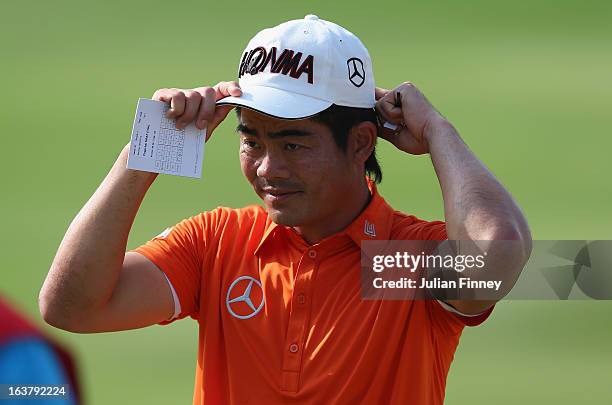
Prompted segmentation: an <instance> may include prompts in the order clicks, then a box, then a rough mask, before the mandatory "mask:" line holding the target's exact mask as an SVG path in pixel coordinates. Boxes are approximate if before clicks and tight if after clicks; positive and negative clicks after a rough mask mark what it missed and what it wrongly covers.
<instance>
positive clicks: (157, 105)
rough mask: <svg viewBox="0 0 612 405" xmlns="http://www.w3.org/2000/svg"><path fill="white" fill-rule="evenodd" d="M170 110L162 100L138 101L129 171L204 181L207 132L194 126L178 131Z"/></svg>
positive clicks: (129, 157) (128, 165)
mask: <svg viewBox="0 0 612 405" xmlns="http://www.w3.org/2000/svg"><path fill="white" fill-rule="evenodd" d="M168 108H169V106H168V105H167V104H166V103H163V102H161V101H155V100H149V99H146V98H141V99H139V100H138V107H137V108H136V116H135V117H134V126H133V127H132V141H131V145H130V155H129V156H128V162H127V168H128V169H134V170H142V171H145V172H153V173H163V174H173V175H175V176H185V177H195V178H201V177H202V160H203V158H204V140H205V138H206V130H200V129H198V128H196V126H195V125H194V124H193V123H191V124H189V125H188V126H187V127H185V128H184V129H177V128H176V125H175V120H174V119H169V118H166V111H168Z"/></svg>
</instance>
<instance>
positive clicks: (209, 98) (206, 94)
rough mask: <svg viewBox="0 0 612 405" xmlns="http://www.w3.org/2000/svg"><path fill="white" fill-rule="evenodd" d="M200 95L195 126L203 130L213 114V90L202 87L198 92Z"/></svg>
mask: <svg viewBox="0 0 612 405" xmlns="http://www.w3.org/2000/svg"><path fill="white" fill-rule="evenodd" d="M200 94H201V95H202V96H203V98H202V102H201V103H200V110H199V111H198V117H197V118H196V126H197V127H198V128H200V129H204V127H206V126H207V122H209V121H210V120H211V119H212V118H213V116H214V114H215V89H213V88H212V87H204V88H202V89H201V90H200Z"/></svg>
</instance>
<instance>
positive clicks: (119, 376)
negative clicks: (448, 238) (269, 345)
mask: <svg viewBox="0 0 612 405" xmlns="http://www.w3.org/2000/svg"><path fill="white" fill-rule="evenodd" d="M309 13H314V14H318V15H319V16H320V17H322V18H325V19H329V20H332V21H335V22H337V23H339V24H340V25H343V26H345V27H346V28H348V29H349V30H351V31H353V32H355V33H356V34H357V35H358V36H360V38H361V39H362V40H363V42H364V43H365V44H366V46H367V47H368V49H369V51H370V53H371V55H372V58H373V62H374V73H375V76H376V81H377V84H378V85H379V86H385V87H391V86H395V85H397V84H399V83H400V82H402V81H405V80H410V81H413V82H415V83H416V84H417V86H419V87H420V89H421V90H422V91H423V92H424V93H425V94H426V95H427V97H428V98H429V99H430V100H431V101H432V102H433V103H434V104H435V105H436V107H437V108H438V109H439V110H440V111H441V112H442V113H443V114H445V115H446V116H447V118H449V119H450V120H451V121H452V122H453V123H454V124H455V126H456V127H457V128H458V129H459V131H460V132H461V134H462V136H463V137H464V139H465V140H466V142H467V143H468V144H469V145H470V146H471V148H472V149H473V150H474V151H475V153H476V154H477V155H478V156H479V157H480V158H481V159H482V160H483V161H484V162H485V163H486V164H487V165H488V167H489V168H490V169H491V170H492V171H493V172H494V173H495V174H496V175H497V176H498V178H499V179H500V180H501V181H502V182H503V183H504V184H505V185H506V186H507V187H508V188H509V190H510V191H511V192H512V193H513V195H514V196H515V198H516V199H517V200H518V202H519V204H520V205H521V206H522V208H523V209H524V211H525V213H526V215H527V217H528V219H529V222H530V224H531V227H532V231H533V235H534V237H535V238H537V239H612V238H611V229H612V214H611V210H610V209H611V207H612V182H610V180H609V177H608V176H609V175H610V173H611V168H612V163H610V159H609V155H610V149H611V147H612V141H611V140H610V129H609V128H610V126H609V119H610V117H611V116H612V114H611V113H610V108H611V107H612V101H611V95H612V25H611V24H610V20H611V19H612V2H610V1H605V0H602V1H524V2H509V1H507V2H500V3H495V2H491V1H484V0H483V1H472V0H466V1H461V2H459V1H450V0H449V1H427V2H420V3H419V2H407V1H386V2H358V1H343V2H340V1H336V2H332V1H329V0H328V1H310V2H308V3H305V2H269V1H258V2H206V1H197V2H195V1H194V2H158V1H153V0H150V1H146V2H144V1H121V2H119V1H105V2H101V1H91V0H85V1H61V0H60V1H52V2H46V1H22V2H2V5H0V45H1V52H2V54H1V56H0V60H1V65H0V72H1V76H0V77H1V79H0V80H1V83H2V87H1V91H2V92H3V96H2V97H1V98H0V134H1V137H2V138H1V139H2V143H3V151H2V159H0V176H1V181H2V198H1V204H2V205H1V208H2V224H1V225H2V228H3V229H4V231H3V232H1V233H0V246H1V248H0V249H1V254H2V266H3V268H2V281H1V283H0V290H1V291H2V292H3V293H5V294H6V295H8V296H9V297H10V298H12V301H13V302H15V303H17V304H18V305H20V306H21V308H23V309H24V310H25V311H27V312H28V313H29V314H30V315H31V317H32V318H35V319H37V320H39V322H40V316H39V314H38V309H37V303H36V299H37V295H38V291H39V289H40V286H41V284H42V282H43V280H44V277H45V275H46V272H47V270H48V268H49V265H50V263H51V261H52V259H53V256H54V254H55V251H56V249H57V247H58V246H59V243H60V241H61V239H62V237H63V234H64V232H65V231H66V229H67V227H68V225H69V223H70V221H71V220H72V219H73V218H74V216H75V215H76V213H77V212H78V211H79V209H80V208H81V207H82V206H83V204H84V203H85V202H86V201H87V199H88V198H89V197H90V196H91V194H92V193H93V192H94V191H95V189H96V187H97V186H98V185H99V183H100V182H101V180H102V179H103V178H104V176H105V175H106V173H107V172H108V170H109V168H110V167H111V165H112V164H113V163H114V161H115V159H116V157H117V155H118V154H119V151H120V149H121V148H122V146H123V145H125V144H126V143H127V142H128V141H129V137H130V130H131V125H132V120H133V117H134V111H135V107H136V102H137V100H138V98H139V97H151V95H152V94H153V92H154V91H155V89H157V88H160V87H194V86H199V85H206V84H208V85H212V84H215V83H217V82H218V81H220V80H229V79H233V78H235V75H236V71H237V65H238V62H239V57H240V55H241V52H242V50H243V48H244V46H245V45H246V43H247V41H248V40H249V39H250V37H251V36H252V35H254V34H255V33H256V32H257V31H258V30H260V29H262V28H265V27H269V26H273V25H276V24H278V23H280V22H281V21H285V20H289V19H294V18H301V17H303V16H304V15H306V14H309ZM234 126H235V118H233V116H231V118H230V119H229V120H228V122H226V123H225V124H224V125H223V126H222V127H221V128H220V129H219V130H218V131H217V132H216V134H215V136H214V137H213V138H212V139H211V141H210V142H209V143H208V144H207V153H206V158H205V161H204V168H203V179H202V180H199V181H197V180H191V179H186V178H178V177H173V176H160V177H159V178H158V180H157V181H156V183H155V184H154V186H153V187H152V189H151V190H150V191H149V193H148V195H147V197H146V199H145V201H144V203H143V205H142V207H141V209H140V212H139V214H138V216H137V218H136V221H135V223H134V226H133V229H132V233H131V235H130V241H129V246H128V247H129V248H133V247H135V246H137V245H139V244H141V243H143V242H144V241H146V240H147V239H149V238H151V237H153V236H155V235H157V234H158V233H159V232H161V231H162V230H163V229H165V228H166V227H167V226H169V225H172V224H174V223H176V222H178V221H179V220H181V219H182V218H186V217H188V216H191V215H194V214H196V213H198V212H201V211H202V210H207V209H211V208H214V207H217V206H218V205H226V206H232V207H239V206H243V205H246V204H249V203H255V202H257V197H256V196H255V194H254V193H253V192H252V191H251V189H250V187H249V186H248V185H247V183H246V181H245V180H243V178H242V175H241V173H240V169H239V165H238V159H237V146H238V144H237V137H236V135H235V134H234V133H233V127H234ZM379 149H380V152H379V155H380V160H381V162H382V167H383V172H384V176H385V179H384V182H383V184H382V186H381V191H382V193H383V195H384V196H385V197H386V198H387V200H388V201H390V202H391V204H392V205H393V206H394V207H395V208H397V209H400V210H402V211H405V212H409V213H413V214H415V215H417V216H420V217H423V218H426V219H439V218H442V217H443V208H442V201H441V195H440V191H439V187H438V184H437V182H436V178H435V175H434V172H433V170H432V167H431V163H430V161H429V159H428V157H426V156H423V157H413V156H407V155H403V154H401V153H399V152H398V151H396V150H393V149H392V148H391V147H389V146H388V145H385V144H382V145H380V147H379ZM95 231H96V230H95V229H92V232H95ZM48 329H49V330H51V329H52V328H50V327H49V328H48ZM52 333H53V334H54V335H55V336H57V337H58V338H59V339H60V340H61V341H63V342H65V343H66V344H68V345H70V346H71V347H72V348H73V349H74V351H75V352H76V353H77V354H78V356H79V360H80V366H81V371H82V377H83V379H84V383H85V390H86V396H87V399H88V403H89V404H109V403H121V404H123V403H125V404H127V403H129V404H167V403H177V404H178V403H180V404H186V403H190V401H191V398H192V389H193V382H194V368H195V353H196V344H197V335H196V333H197V330H196V325H195V322H194V321H192V320H183V321H179V322H176V323H175V324H173V325H171V326H166V327H161V326H154V327H151V328H147V329H143V330H138V331H130V332H121V333H110V334H100V335H73V334H69V333H64V332H60V331H57V330H53V331H52ZM611 343H612V302H592V301H590V302H588V301H581V302H578V301H574V302H561V301H557V302H552V301H548V302H543V301H539V302H536V301H529V302H516V301H515V302H504V303H501V304H499V305H498V307H497V308H496V310H495V313H494V315H493V316H492V318H491V319H490V320H489V321H488V322H487V323H486V324H484V325H483V326H481V327H479V328H474V329H469V330H466V331H465V332H464V335H463V337H462V341H461V344H460V346H459V349H458V351H457V354H456V357H455V362H454V363H453V365H452V367H451V371H450V374H449V377H448V387H447V401H446V403H447V404H474V403H477V404H480V403H497V404H515V403H518V402H521V403H528V404H540V403H555V404H575V403H581V404H604V403H612V385H611V382H612V348H611Z"/></svg>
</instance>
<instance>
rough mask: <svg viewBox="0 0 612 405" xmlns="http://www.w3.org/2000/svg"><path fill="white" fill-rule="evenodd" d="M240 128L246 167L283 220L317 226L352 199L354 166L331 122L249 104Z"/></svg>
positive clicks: (258, 190)
mask: <svg viewBox="0 0 612 405" xmlns="http://www.w3.org/2000/svg"><path fill="white" fill-rule="evenodd" d="M237 131H238V133H239V134H240V166H241V168H242V172H243V173H244V175H245V177H246V178H247V179H248V181H249V182H250V183H251V185H252V186H253V188H254V190H255V192H256V193H257V195H258V196H259V197H260V198H261V199H262V200H263V202H264V206H265V208H266V211H267V212H268V215H270V217H271V219H272V220H273V221H274V222H276V223H277V224H281V225H286V226H298V227H299V226H309V227H317V226H318V225H320V224H324V223H325V222H326V221H330V220H332V219H333V218H334V216H335V215H337V214H338V212H339V210H342V208H343V205H344V204H343V202H344V201H345V199H346V198H351V197H350V195H351V189H350V187H352V186H353V185H354V182H353V181H352V180H351V176H355V173H356V171H355V170H354V167H353V166H354V165H353V164H352V162H351V161H350V158H349V157H348V156H347V154H345V153H344V152H342V151H341V150H340V149H339V148H338V146H337V145H336V143H335V141H334V139H333V135H332V133H331V131H330V129H329V128H327V127H326V126H325V125H323V124H321V123H318V122H315V121H312V120H309V119H304V120H281V119H276V118H272V117H269V116H266V115H263V114H260V113H257V112H255V111H252V110H249V109H246V108H243V109H242V110H241V113H240V118H239V125H238V128H237ZM357 173H358V172H357Z"/></svg>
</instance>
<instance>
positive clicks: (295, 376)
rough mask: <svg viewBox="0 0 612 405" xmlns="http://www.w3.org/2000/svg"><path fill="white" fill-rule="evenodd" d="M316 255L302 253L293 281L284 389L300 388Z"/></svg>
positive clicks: (310, 251) (284, 363) (295, 389)
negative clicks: (300, 374) (308, 294)
mask: <svg viewBox="0 0 612 405" xmlns="http://www.w3.org/2000/svg"><path fill="white" fill-rule="evenodd" d="M316 256H317V252H316V251H314V250H312V249H311V250H309V251H307V252H305V254H303V255H302V260H300V263H299V265H298V269H297V272H296V278H295V280H294V283H293V292H294V294H295V295H294V298H293V300H292V302H291V312H290V314H289V324H288V328H287V335H286V337H285V349H284V350H285V352H284V353H285V354H284V355H283V366H282V367H283V368H282V374H283V383H282V389H283V390H286V391H294V392H295V391H297V389H298V383H299V372H300V370H301V366H302V354H303V351H304V350H303V349H304V342H305V336H306V331H307V329H308V323H309V322H310V308H309V306H308V305H307V302H308V300H307V298H306V294H307V293H308V291H310V284H311V283H312V280H313V276H314V272H315V271H316V267H317V263H316V261H315V260H314V259H315V258H316Z"/></svg>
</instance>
